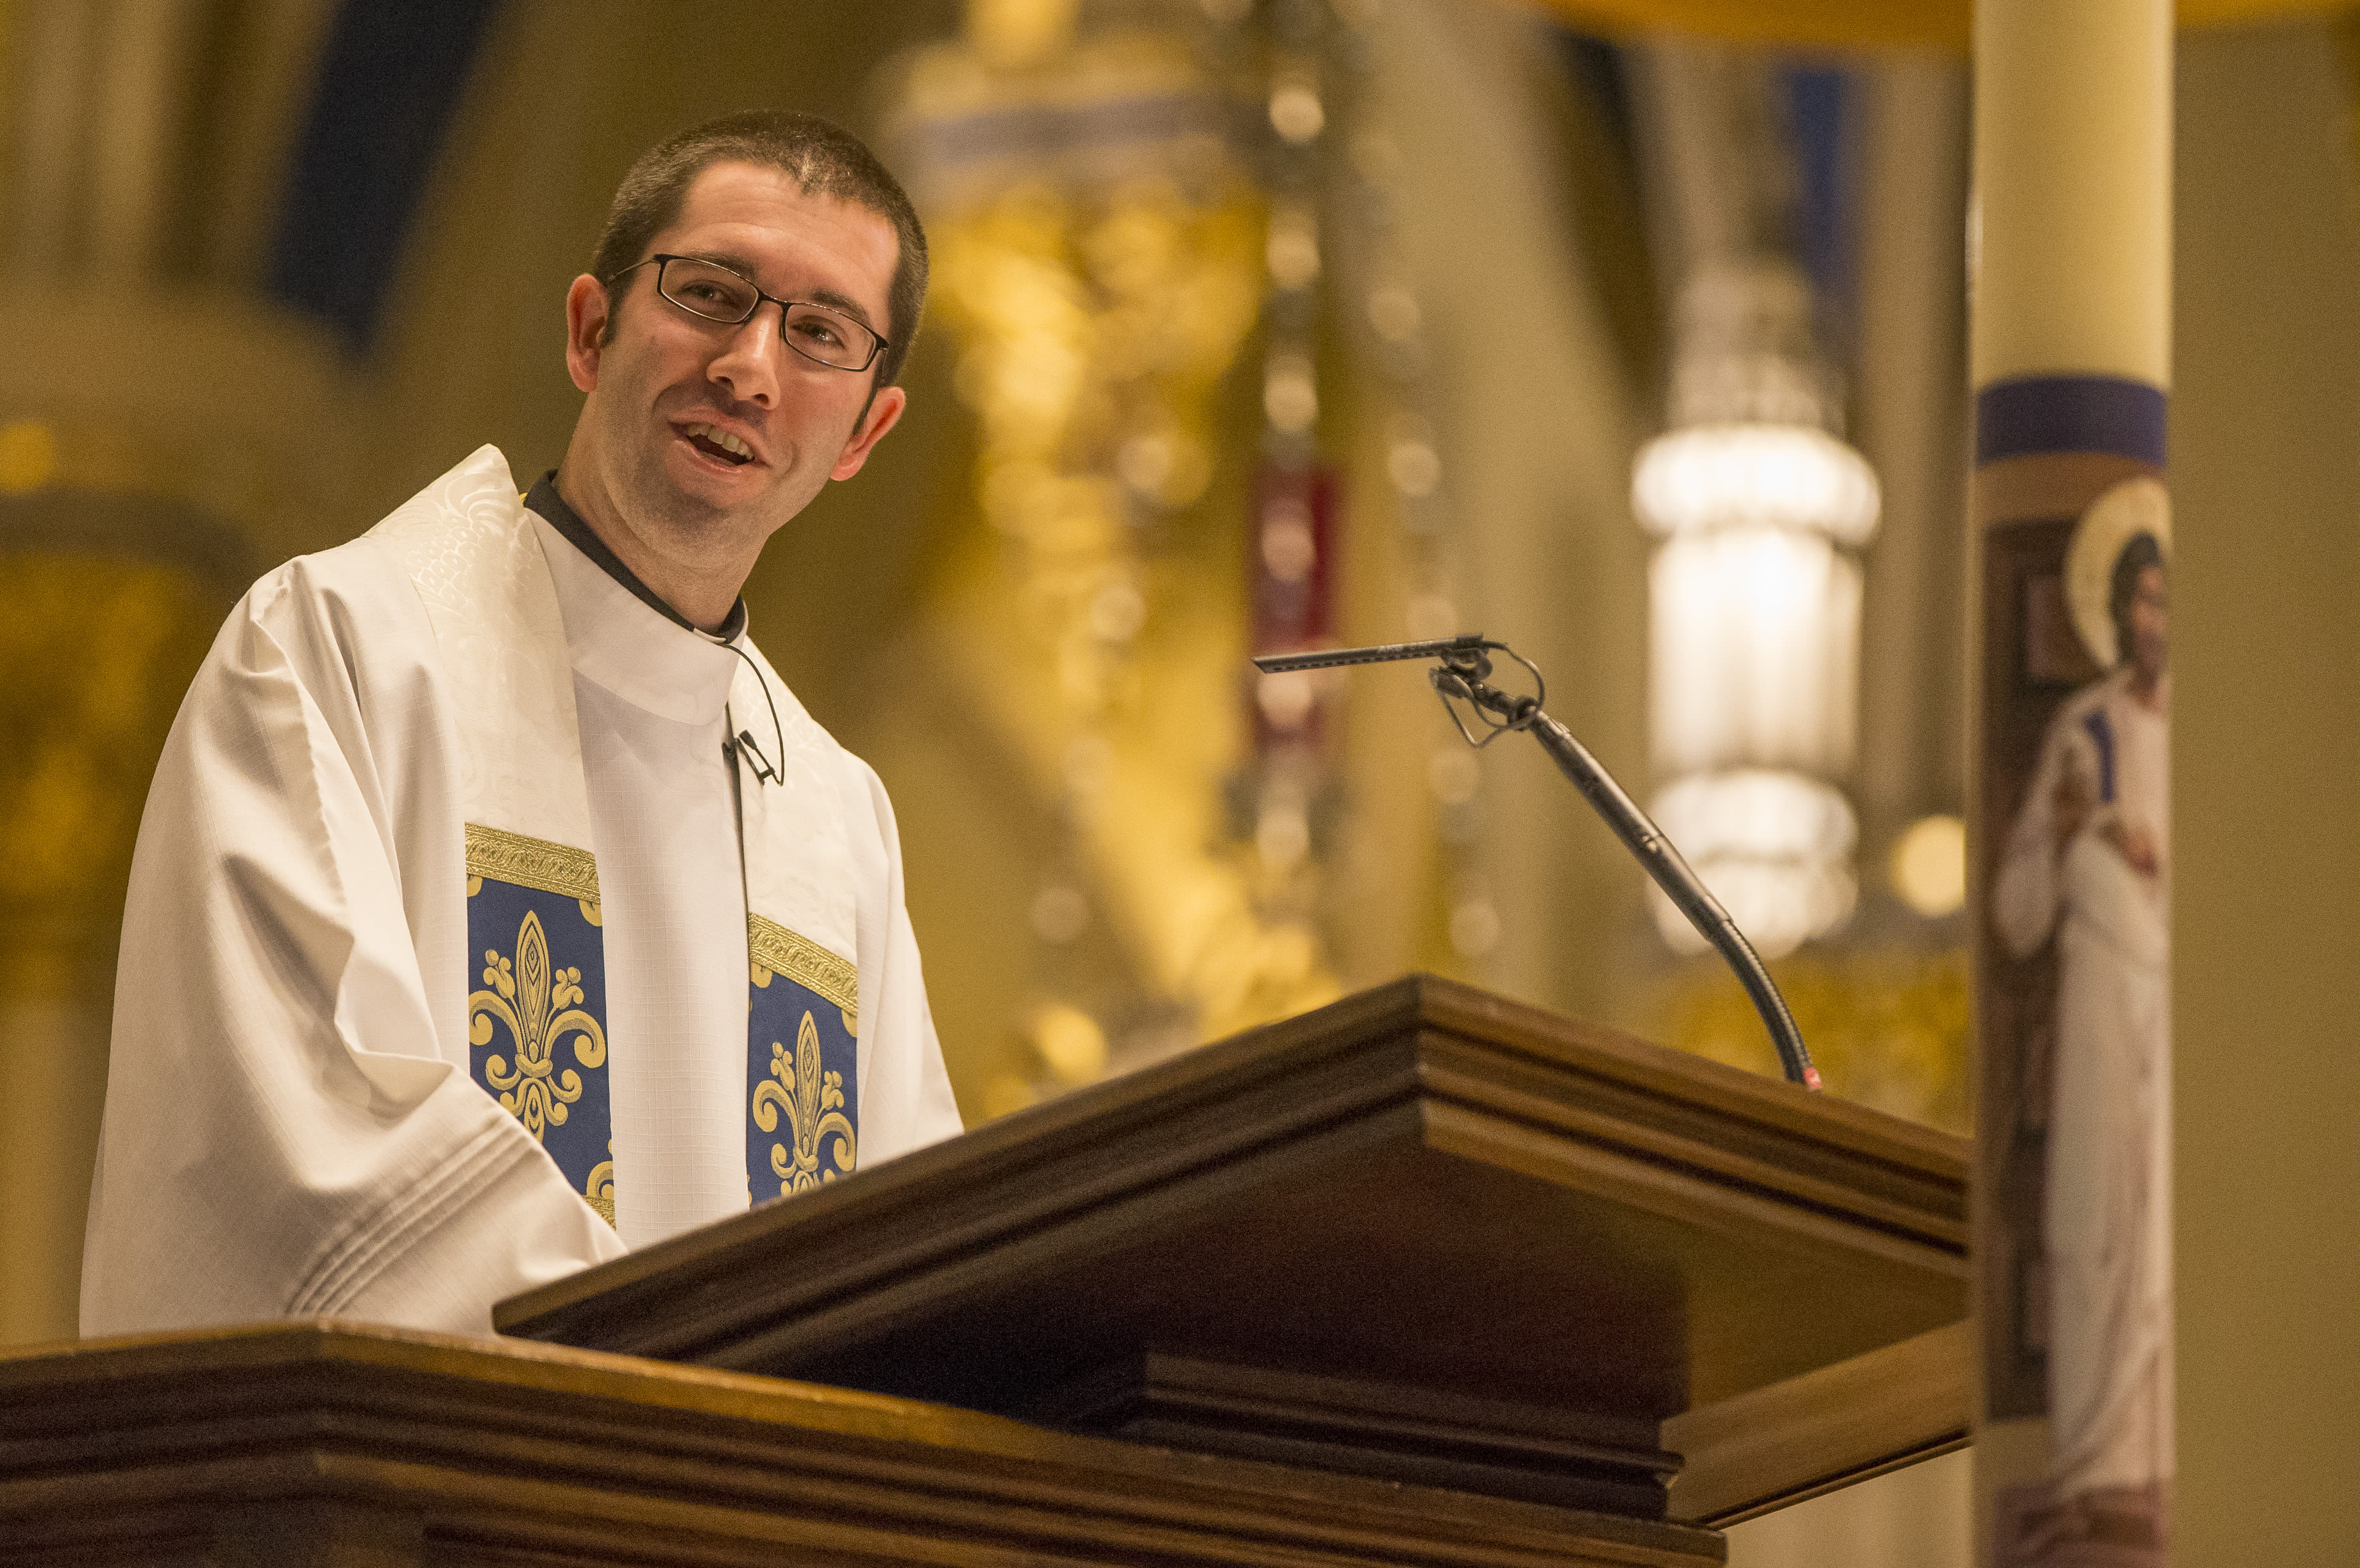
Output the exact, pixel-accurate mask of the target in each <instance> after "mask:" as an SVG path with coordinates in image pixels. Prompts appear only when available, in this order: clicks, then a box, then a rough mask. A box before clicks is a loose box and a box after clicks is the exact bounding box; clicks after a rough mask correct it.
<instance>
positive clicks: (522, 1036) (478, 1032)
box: [467, 909, 606, 1138]
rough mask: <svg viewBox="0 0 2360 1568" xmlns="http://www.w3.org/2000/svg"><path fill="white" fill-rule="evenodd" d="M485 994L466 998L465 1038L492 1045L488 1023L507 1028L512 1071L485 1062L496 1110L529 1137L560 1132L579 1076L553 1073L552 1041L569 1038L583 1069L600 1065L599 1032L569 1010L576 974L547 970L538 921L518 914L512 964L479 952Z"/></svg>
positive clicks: (577, 994)
mask: <svg viewBox="0 0 2360 1568" xmlns="http://www.w3.org/2000/svg"><path fill="white" fill-rule="evenodd" d="M484 985H485V989H483V990H481V991H477V992H475V994H474V995H473V996H469V997H468V998H467V1038H468V1039H469V1040H472V1041H474V1042H475V1044H477V1045H489V1044H491V1043H492V1026H493V1023H494V1021H495V1020H497V1022H499V1023H501V1024H505V1025H506V1026H508V1038H509V1039H510V1040H514V1041H515V1042H516V1064H515V1065H514V1066H513V1067H511V1066H510V1065H509V1064H508V1062H506V1061H504V1060H502V1059H501V1058H499V1057H497V1056H493V1057H487V1058H486V1060H485V1062H484V1077H485V1079H486V1082H488V1083H490V1085H491V1087H493V1088H494V1089H497V1090H498V1091H499V1096H500V1105H501V1106H502V1108H503V1109H506V1110H508V1111H512V1112H514V1113H515V1114H516V1117H517V1119H518V1120H519V1121H521V1122H522V1123H524V1127H525V1130H526V1131H527V1132H529V1133H530V1134H532V1136H533V1137H534V1138H542V1137H544V1136H545V1135H546V1134H547V1132H548V1130H549V1129H550V1128H551V1127H563V1126H564V1125H565V1107H566V1106H568V1105H572V1104H574V1101H576V1100H579V1099H580V1098H581V1097H582V1075H581V1074H580V1073H576V1072H574V1070H573V1069H572V1068H570V1067H569V1068H565V1069H563V1070H562V1071H561V1070H560V1069H559V1068H558V1066H557V1042H558V1041H559V1040H563V1039H564V1038H565V1036H567V1035H568V1034H571V1035H573V1036H574V1061H576V1062H580V1063H581V1064H582V1065H583V1066H584V1067H585V1068H596V1067H602V1066H604V1065H606V1030H605V1029H602V1028H600V1027H599V1024H598V1020H597V1019H596V1018H592V1017H591V1016H590V1015H589V1014H588V1013H586V1012H584V1011H583V1010H582V1009H581V1008H580V1007H576V1006H574V1004H575V1003H577V1002H579V1001H581V1000H582V971H581V970H579V969H552V968H551V967H550V963H549V938H548V937H547V936H546V935H545V934H543V932H542V931H541V917H540V916H539V915H537V914H534V913H533V912H532V911H531V910H530V909H528V910H526V911H525V917H524V924H523V925H521V926H519V927H518V928H517V940H516V959H515V962H514V963H513V964H511V963H510V962H509V960H508V959H507V958H505V957H502V956H501V954H500V953H499V951H498V950H497V948H486V949H485V950H484Z"/></svg>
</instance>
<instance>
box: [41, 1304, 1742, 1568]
mask: <svg viewBox="0 0 2360 1568" xmlns="http://www.w3.org/2000/svg"><path fill="white" fill-rule="evenodd" d="M1721 1555H1722V1551H1721V1539H1720V1537H1719V1536H1718V1535H1716V1534H1714V1533H1712V1532H1710V1531H1707V1530H1694V1529H1687V1528H1683V1527H1678V1526H1670V1525H1647V1524H1642V1523H1637V1522H1633V1521H1631V1520H1627V1519H1613V1518H1607V1517H1601V1516H1597V1515H1590V1514H1582V1513H1578V1512H1573V1511H1569V1510H1566V1509H1561V1508H1547V1507H1543V1506H1538V1505H1534V1504H1527V1503H1516V1502H1509V1501H1502V1500H1498V1499H1491V1498H1478V1497H1466V1496H1461V1495H1456V1494H1452V1493H1448V1492H1439V1491H1429V1490H1424V1489H1421V1488H1418V1487H1415V1486H1395V1485H1387V1484H1384V1483H1381V1482H1375V1481H1368V1480H1362V1479H1358V1478H1355V1477H1351V1476H1342V1475H1327V1474H1321V1473H1318V1472H1306V1471H1301V1470H1295V1469H1289V1468H1284V1467H1281V1466H1278V1465H1263V1464H1256V1463H1252V1462H1251V1461H1246V1460H1239V1459H1229V1458H1218V1457H1212V1456H1207V1455H1201V1454H1175V1453H1172V1452H1168V1451H1165V1450H1162V1449H1156V1448H1152V1447H1144V1446H1140V1445H1136V1444H1131V1443H1114V1442H1109V1441H1105V1440H1100V1439H1093V1438H1087V1437H1076V1436H1072V1435H1068V1434H1065V1433H1062V1432H1049V1431H1045V1430H1043V1429H1041V1428H1037V1427H1032V1426H1027V1425H1023V1424H1021V1423H1018V1422H1015V1421H1004V1420H1000V1419H998V1418H995V1417H991V1416H987V1415H978V1414H975V1413H973V1412H969V1411H964V1410H949V1409H945V1408H943V1407H940V1406H934V1405H925V1404H920V1403H916V1402H913V1401H910V1400H904V1399H888V1398H881V1397H879V1396H876V1395H870V1394H862V1393H856V1392H851V1391H848V1390H845V1389H838V1388H814V1387H811V1386H808V1385H802V1384H795V1383H788V1382H781V1381H777V1380H773V1379H770V1378H765V1377H746V1376H741V1375H737V1374H732V1373H727V1372H715V1371H709V1370H705V1369H703V1368H698V1367H681V1366H673V1365H664V1364H658V1363H650V1362H643V1361H637V1360H633V1359H631V1358H628V1357H620V1356H606V1355H600V1354H596V1353H590V1352H583V1351H576V1350H568V1349H563V1348H560V1347H556V1346H551V1345H528V1344H520V1343H516V1342H504V1341H490V1340H482V1341H477V1340H464V1339H455V1338H450V1337H446V1336H439V1335H432V1334H416V1333H405V1332H399V1331H394V1330H388V1329H382V1328H373V1327H368V1326H366V1325H359V1324H350V1323H333V1322H311V1323H280V1324H272V1325H268V1326H265V1327H257V1328H251V1329H243V1330H229V1331H223V1332H218V1333H212V1334H184V1335H168V1336H158V1337H154V1338H148V1339H140V1340H127V1341H116V1342H97V1343H91V1344H86V1345H68V1346H60V1347H54V1348H51V1349H48V1350H38V1349H37V1350H35V1351H32V1352H28V1353H20V1354H16V1355H13V1356H0V1561H5V1562H7V1563H39V1564H43V1565H45V1568H66V1565H69V1564H72V1565H77V1568H100V1565H107V1568H113V1565H117V1564H133V1563H137V1564H140V1565H142V1568H148V1565H153V1564H187V1565H191V1568H194V1565H197V1564H209V1565H230V1564H237V1565H246V1564H253V1565H261V1564H274V1565H276V1564H289V1565H292V1564H299V1563H300V1564H303V1565H305V1568H426V1565H429V1564H433V1565H438V1568H439V1565H445V1564H471V1565H473V1564H484V1565H488V1564H493V1563H501V1564H508V1565H511V1568H522V1565H526V1564H535V1565H553V1564H559V1563H567V1564H623V1563H630V1564H636V1565H639V1568H666V1565H673V1564H679V1565H683V1568H685V1565H688V1564H698V1565H702V1568H718V1565H723V1564H730V1565H737V1564H755V1563H764V1564H770V1563H828V1564H836V1565H850V1568H858V1565H863V1564H885V1563H911V1564H918V1563H923V1564H937V1565H953V1568H967V1565H973V1568H1011V1565H1013V1564H1017V1563H1060V1564H1100V1563H1103V1564H1118V1563H1120V1564H1126V1565H1131V1568H1142V1565H1172V1568H1177V1565H1179V1564H1182V1563H1220V1564H1240V1565H1245V1564H1253V1565H1267V1568H1280V1565H1282V1564H1283V1565H1286V1568H1325V1565H1334V1568H1346V1565H1351V1564H1401V1565H1412V1564H1416V1565H1427V1568H1459V1565H1465V1568H1527V1565H1529V1568H1540V1565H1542V1564H1563V1563H1574V1564H1601V1565H1604V1564H1616V1565H1622V1568H1634V1565H1650V1568H1705V1565H1707V1564H1710V1563H1718V1562H1720V1561H1721Z"/></svg>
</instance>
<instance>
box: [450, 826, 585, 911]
mask: <svg viewBox="0 0 2360 1568" xmlns="http://www.w3.org/2000/svg"><path fill="white" fill-rule="evenodd" d="M467 875H468V876H470V877H491V878H492V879H493V880H494V881H497V882H513V883H514V884H516V885H517V886H518V887H534V888H538V889H540V890H541V892H543V893H555V894H558V895H560V896H562V897H563V898H580V899H583V900H585V901H586V902H589V903H593V904H595V903H596V902H597V901H598V862H597V861H596V860H595V858H593V857H592V855H591V854H590V852H589V851H588V850H586V849H573V848H569V847H568V846H566V845H564V844H552V843H550V842H549V841H548V840H547V839H543V838H527V837H526V836H525V835H524V834H522V833H508V832H505V831H504V830H502V829H499V828H487V827H486V826H484V825H483V824H482V823H481V822H469V823H468V824H467Z"/></svg>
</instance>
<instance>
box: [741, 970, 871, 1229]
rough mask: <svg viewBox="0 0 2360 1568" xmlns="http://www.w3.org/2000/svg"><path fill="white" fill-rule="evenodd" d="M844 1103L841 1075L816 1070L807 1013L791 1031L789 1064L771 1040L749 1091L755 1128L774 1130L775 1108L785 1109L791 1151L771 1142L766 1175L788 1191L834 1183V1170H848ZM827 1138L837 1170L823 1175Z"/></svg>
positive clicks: (815, 1033) (813, 1031) (849, 1136)
mask: <svg viewBox="0 0 2360 1568" xmlns="http://www.w3.org/2000/svg"><path fill="white" fill-rule="evenodd" d="M843 1104H844V1074H843V1073H823V1072H822V1071H820V1064H819V1026H818V1025H816V1024H814V1023H813V1022H812V1016H811V1014H809V1013H808V1012H806V1013H805V1014H803V1024H802V1026H801V1027H800V1028H798V1029H796V1030H795V1056H794V1060H793V1061H792V1062H789V1061H788V1060H787V1048H786V1047H785V1046H784V1045H782V1044H781V1043H780V1042H779V1041H777V1040H772V1041H771V1042H770V1076H769V1077H768V1078H765V1079H763V1080H762V1082H761V1083H759V1084H758V1085H756V1086H755V1089H754V1125H755V1126H756V1127H760V1128H761V1129H762V1130H763V1131H764V1132H776V1131H778V1130H779V1112H780V1111H781V1110H784V1111H785V1112H786V1113H787V1130H788V1133H789V1135H790V1137H791V1138H792V1139H793V1144H794V1148H793V1152H792V1154H790V1152H789V1151H788V1147H787V1145H786V1144H783V1143H774V1144H772V1145H771V1146H770V1173H771V1174H772V1175H774V1176H776V1177H778V1178H779V1181H780V1183H781V1186H782V1187H783V1188H784V1189H785V1190H786V1191H787V1192H804V1191H806V1190H808V1189H810V1188H813V1187H816V1186H818V1185H819V1184H820V1183H821V1182H822V1181H835V1180H836V1175H837V1172H839V1171H849V1170H851V1169H852V1161H853V1141H854V1139H853V1131H852V1121H851V1118H850V1117H848V1116H846V1115H845V1114H844V1112H843V1110H842V1109H841V1108H840V1107H841V1106H842V1105H843ZM828 1138H834V1139H835V1140H836V1145H835V1148H834V1149H832V1150H830V1152H831V1153H832V1154H834V1156H835V1157H836V1170H835V1171H826V1172H825V1173H823V1172H822V1171H821V1170H820V1168H819V1150H820V1145H821V1143H822V1142H823V1141H825V1139H828Z"/></svg>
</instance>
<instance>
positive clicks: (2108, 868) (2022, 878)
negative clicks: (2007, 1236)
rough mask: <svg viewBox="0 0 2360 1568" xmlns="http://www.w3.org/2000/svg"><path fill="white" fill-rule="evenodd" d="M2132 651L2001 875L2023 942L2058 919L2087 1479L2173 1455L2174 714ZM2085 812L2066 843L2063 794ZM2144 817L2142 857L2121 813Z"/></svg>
mask: <svg viewBox="0 0 2360 1568" xmlns="http://www.w3.org/2000/svg"><path fill="white" fill-rule="evenodd" d="M2130 681H2131V671H2130V670H2128V669H2127V668H2125V669H2122V670H2116V671H2115V672H2114V674H2112V675H2109V676H2107V677H2106V678H2105V679H2103V680H2102V681H2093V682H2092V683H2091V684H2090V685H2089V686H2087V687H2084V688H2083V689H2082V690H2081V691H2078V692H2076V693H2075V694H2074V695H2073V696H2072V698H2070V700H2069V701H2068V702H2066V704H2065V706H2064V707H2063V708H2062V709H2060V711H2059V713H2058V714H2057V716H2056V718H2055V719H2054V720H2053V721H2051V723H2050V724H2049V733H2048V735H2047V737H2046V739H2045V740H2044V742H2043V743H2042V746H2041V752H2040V761H2039V766H2038V768H2036V769H2035V771H2034V774H2033V779H2032V783H2031V786H2030V788H2029V789H2028V790H2027V793H2026V796H2025V799H2024V803H2023V806H2022V807H2021V809H2020V810H2019V811H2017V814H2016V822H2015V825H2014V827H2013V829H2012V830H2011V832H2010V833H2009V835H2008V844H2007V849H2006V853H2005V856H2004V857H2003V859H2002V861H2001V865H2000V870H1999V875H1998V877H1997V879H1996V881H1995V883H1994V887H1993V893H1992V912H1993V916H1994V923H1995V924H1996V925H1997V926H1998V928H1999V931H2000V934H2001V937H2002V939H2003V940H2004V941H2005V942H2006V944H2007V946H2008V948H2009V949H2010V950H2011V951H2012V952H2013V953H2016V956H2017V957H2019V958H2024V957H2029V956H2031V955H2032V954H2033V953H2036V952H2038V949H2039V947H2040V945H2041V943H2043V942H2046V941H2048V940H2049V934H2050V932H2051V931H2055V933H2056V937H2057V964H2058V975H2057V1035H2056V1047H2055V1056H2054V1062H2055V1066H2054V1083H2053V1084H2052V1087H2051V1094H2050V1104H2049V1161H2048V1178H2047V1192H2046V1195H2045V1200H2044V1203H2043V1211H2042V1215H2043V1223H2044V1229H2045V1233H2046V1240H2045V1247H2044V1256H2045V1258H2046V1259H2047V1262H2048V1266H2049V1431H2050V1446H2051V1455H2052V1456H2051V1460H2050V1475H2051V1476H2052V1478H2053V1480H2054V1481H2055V1483H2056V1485H2057V1486H2058V1489H2059V1491H2060V1494H2062V1495H2066V1496H2070V1495H2073V1494H2077V1493H2082V1492H2087V1491H2091V1490H2094V1489H2096V1488H2100V1487H2114V1486H2121V1487H2142V1486H2149V1485H2151V1484H2153V1483H2155V1482H2158V1481H2160V1480H2163V1479H2166V1478H2168V1477H2169V1475H2171V1473H2172V1429H2171V1209H2170V1192H2171V1148H2170V1128H2171V1099H2170V1092H2171V996H2170V978H2171V927H2170V920H2169V911H2170V884H2169V875H2170V872H2169V868H2170V848H2169V845H2170V833H2169V830H2170V822H2171V805H2170V795H2169V789H2170V774H2169V727H2168V723H2167V721H2166V719H2165V717H2164V715H2163V713H2161V712H2160V711H2158V710H2159V708H2160V707H2161V702H2158V705H2157V706H2156V707H2150V706H2148V705H2147V704H2146V703H2144V702H2140V701H2138V700H2137V699H2136V697H2134V696H2132V695H2131V693H2130ZM2069 775H2070V776H2071V777H2074V778H2076V779H2078V780H2079V789H2080V796H2081V800H2084V801H2086V802H2088V803H2089V808H2090V810H2089V814H2088V816H2087V818H2086V819H2085V820H2084V821H2083V822H2081V825H2080V826H2079V827H2078V828H2077V829H2076V830H2075V832H2074V833H2073V835H2072V837H2071V838H2070V840H2068V841H2067V842H2066V844H2064V845H2063V846H2062V848H2061V850H2060V847H2059V845H2058V844H2057V818H2056V798H2057V794H2058V789H2059V786H2060V783H2061V782H2062V781H2063V780H2064V779H2066V778H2067V777H2068V776H2069ZM2115 828H2120V829H2122V830H2124V831H2125V833H2145V834H2146V835H2147V837H2148V839H2149V840H2150V842H2151V843H2152V844H2153V845H2154V847H2155V852H2156V855H2157V857H2158V868H2157V871H2156V873H2155V874H2154V875H2152V876H2149V875H2146V874H2143V873H2141V872H2139V871H2138V870H2136V869H2135V868H2134V867H2133V866H2131V864H2130V862H2129V861H2128V860H2127V859H2125V856H2124V855H2123V854H2122V852H2121V850H2120V849H2118V848H2117V847H2116V846H2115V845H2114V844H2113V843H2111V842H2109V833H2110V830H2112V829H2115Z"/></svg>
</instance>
